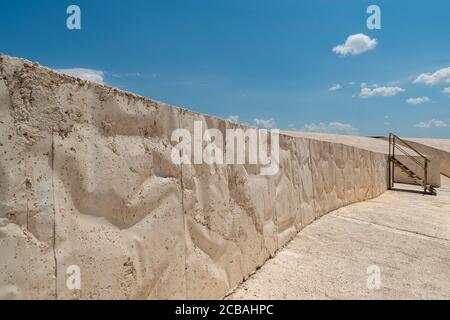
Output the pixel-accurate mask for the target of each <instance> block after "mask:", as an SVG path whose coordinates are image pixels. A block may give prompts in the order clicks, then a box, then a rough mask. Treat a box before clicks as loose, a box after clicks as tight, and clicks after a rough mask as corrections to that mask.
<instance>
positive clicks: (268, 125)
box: [253, 118, 276, 129]
mask: <svg viewBox="0 0 450 320" xmlns="http://www.w3.org/2000/svg"><path fill="white" fill-rule="evenodd" d="M253 121H254V122H255V124H256V125H257V126H258V127H261V128H265V129H274V128H275V127H276V124H275V120H274V119H273V118H271V119H268V120H264V119H254V120H253Z"/></svg>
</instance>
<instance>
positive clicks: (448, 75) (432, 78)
mask: <svg viewBox="0 0 450 320" xmlns="http://www.w3.org/2000/svg"><path fill="white" fill-rule="evenodd" d="M442 82H447V83H449V82H450V67H448V68H444V69H439V70H438V71H436V72H434V73H431V74H430V73H422V74H421V75H420V76H418V77H417V78H416V80H414V81H413V83H424V84H428V85H430V86H432V85H435V84H438V83H442Z"/></svg>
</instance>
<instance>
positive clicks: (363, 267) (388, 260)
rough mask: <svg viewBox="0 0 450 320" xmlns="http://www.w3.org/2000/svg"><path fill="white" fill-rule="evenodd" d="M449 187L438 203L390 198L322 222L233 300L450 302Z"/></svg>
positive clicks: (409, 196) (396, 194)
mask: <svg viewBox="0 0 450 320" xmlns="http://www.w3.org/2000/svg"><path fill="white" fill-rule="evenodd" d="M442 182H443V187H442V188H440V189H439V190H438V196H437V197H433V196H423V195H421V194H416V193H410V192H402V191H388V192H386V193H385V194H383V195H382V196H380V197H378V198H376V199H374V200H371V201H366V202H363V203H357V204H354V205H350V206H348V207H345V208H342V209H339V210H336V211H334V212H332V213H330V214H328V215H326V216H324V217H322V218H321V219H319V220H317V221H316V222H314V223H313V224H311V225H310V226H308V227H306V228H305V229H304V230H302V231H301V232H300V233H299V234H298V236H297V237H296V238H295V239H294V240H293V241H292V242H291V243H290V244H289V245H288V246H287V247H286V248H285V249H283V250H281V251H280V252H279V253H278V254H277V256H276V257H275V258H274V259H272V260H269V261H268V262H267V263H266V264H265V265H264V266H263V267H262V268H261V269H260V270H258V271H257V272H256V273H255V274H254V275H253V276H252V277H251V278H250V279H249V280H247V281H246V282H244V283H243V284H242V285H241V286H240V287H239V288H237V289H236V290H235V291H234V292H233V293H232V294H231V295H230V296H229V297H227V299H434V298H437V299H439V298H445V299H450V179H449V178H446V177H442ZM397 186H398V187H401V186H400V185H397ZM404 187H406V186H404ZM378 271H379V277H378ZM368 279H370V281H369V285H368ZM378 279H379V280H380V281H379V282H377V280H378ZM378 284H379V289H377V288H376V287H377V285H378Z"/></svg>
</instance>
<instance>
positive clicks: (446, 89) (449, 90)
mask: <svg viewBox="0 0 450 320" xmlns="http://www.w3.org/2000/svg"><path fill="white" fill-rule="evenodd" d="M441 92H442V93H444V94H450V87H447V88H444V89H442V91H441Z"/></svg>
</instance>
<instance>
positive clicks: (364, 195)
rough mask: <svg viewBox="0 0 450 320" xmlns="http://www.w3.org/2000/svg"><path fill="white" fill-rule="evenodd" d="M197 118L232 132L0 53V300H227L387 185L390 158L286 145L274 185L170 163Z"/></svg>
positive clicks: (311, 143)
mask: <svg viewBox="0 0 450 320" xmlns="http://www.w3.org/2000/svg"><path fill="white" fill-rule="evenodd" d="M194 120H198V121H202V122H203V124H204V126H205V127H207V128H216V129H219V130H220V131H221V132H224V130H225V129H226V128H237V127H239V126H238V125H235V124H232V123H230V122H226V121H223V120H220V119H217V118H213V117H209V116H204V115H200V114H196V113H193V112H190V111H187V110H183V109H179V108H175V107H171V106H168V105H165V104H162V103H158V102H155V101H151V100H147V99H144V98H140V97H137V96H134V95H131V94H126V93H123V92H119V91H118V90H116V89H113V88H110V87H107V86H102V85H97V84H93V83H88V82H85V81H82V80H77V79H74V78H70V77H67V76H63V75H59V74H55V73H53V72H51V71H49V70H47V69H45V68H41V67H39V66H37V65H34V64H31V63H29V62H24V61H21V60H17V59H11V58H8V57H5V56H1V57H0V121H1V122H0V124H1V131H0V257H1V259H0V299H5V298H10V299H55V298H57V299H214V298H221V297H223V296H224V295H225V294H226V293H227V292H229V291H230V290H232V289H233V288H234V287H235V286H237V285H238V284H239V283H240V282H242V281H243V280H244V279H246V278H247V277H248V276H249V275H250V274H251V273H253V272H254V271H255V270H256V269H257V268H258V267H260V266H262V265H263V264H264V262H265V261H266V260H267V259H268V258H270V257H271V256H273V255H274V254H275V252H276V251H277V250H279V249H280V248H282V247H283V246H284V245H285V244H286V243H288V242H289V241H290V240H291V239H292V238H293V237H294V236H295V235H296V234H297V232H299V231H300V230H301V229H302V228H304V227H305V226H306V225H308V224H309V223H311V222H312V221H314V220H315V219H317V218H319V217H320V216H322V215H324V214H326V213H328V212H330V211H332V210H334V209H337V208H339V207H342V206H345V205H348V204H350V203H353V202H357V201H363V200H367V199H371V198H373V197H376V196H378V195H380V194H381V193H383V192H384V191H385V190H386V188H387V158H386V155H384V154H378V153H374V152H370V151H366V150H361V149H358V148H354V147H350V146H345V145H342V144H339V143H329V142H322V141H316V140H312V139H303V138H294V137H290V136H286V135H281V136H280V149H281V152H280V153H281V154H280V166H281V167H280V170H279V172H278V174H276V175H274V176H261V175H258V174H256V172H258V169H259V168H258V166H255V165H214V166H209V165H182V166H177V165H174V164H173V163H172V161H171V157H170V154H171V150H172V145H173V143H172V142H171V139H170V138H171V134H172V132H173V130H175V129H178V128H180V127H181V128H190V127H191V126H192V125H193V122H194ZM70 266H78V267H80V271H81V290H75V291H71V290H69V289H68V287H67V284H66V283H67V279H68V277H69V275H68V274H67V270H68V268H69V267H70Z"/></svg>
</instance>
